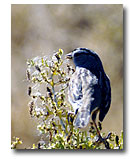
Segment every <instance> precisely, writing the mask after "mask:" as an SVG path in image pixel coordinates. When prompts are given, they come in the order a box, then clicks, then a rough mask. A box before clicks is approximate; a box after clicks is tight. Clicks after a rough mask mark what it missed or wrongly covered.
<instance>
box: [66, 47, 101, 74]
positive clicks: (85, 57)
mask: <svg viewBox="0 0 130 159" xmlns="http://www.w3.org/2000/svg"><path fill="white" fill-rule="evenodd" d="M67 58H69V59H72V60H73V62H74V64H75V67H77V66H79V67H83V68H87V69H89V70H90V71H92V72H95V71H97V70H98V71H99V70H100V71H103V66H102V62H101V60H100V58H99V56H98V55H97V54H96V53H95V52H94V51H92V50H90V49H87V48H77V49H75V50H73V51H72V52H71V53H69V54H67Z"/></svg>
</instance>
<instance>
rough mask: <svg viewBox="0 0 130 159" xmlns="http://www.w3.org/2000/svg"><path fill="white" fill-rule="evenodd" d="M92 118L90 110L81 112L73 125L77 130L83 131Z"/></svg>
mask: <svg viewBox="0 0 130 159" xmlns="http://www.w3.org/2000/svg"><path fill="white" fill-rule="evenodd" d="M90 116H91V114H90V110H89V109H88V110H85V111H83V110H79V111H78V113H77V115H76V118H75V120H74V123H73V125H74V126H75V127H77V128H81V129H82V128H85V127H87V125H88V123H89V119H90Z"/></svg>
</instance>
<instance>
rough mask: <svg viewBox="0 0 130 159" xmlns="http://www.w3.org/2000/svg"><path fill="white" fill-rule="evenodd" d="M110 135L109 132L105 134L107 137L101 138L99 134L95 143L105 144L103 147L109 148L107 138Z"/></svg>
mask: <svg viewBox="0 0 130 159" xmlns="http://www.w3.org/2000/svg"><path fill="white" fill-rule="evenodd" d="M110 137H111V133H109V134H108V135H107V137H105V138H103V137H102V136H101V135H99V136H98V139H97V140H96V143H98V144H99V143H103V144H104V145H105V148H106V149H110V146H109V142H108V141H107V139H110Z"/></svg>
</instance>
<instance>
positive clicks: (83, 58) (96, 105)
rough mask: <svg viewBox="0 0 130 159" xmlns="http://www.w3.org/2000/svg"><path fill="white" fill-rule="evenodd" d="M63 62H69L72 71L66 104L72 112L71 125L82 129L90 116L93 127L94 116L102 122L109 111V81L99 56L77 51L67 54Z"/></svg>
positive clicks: (82, 49) (88, 51)
mask: <svg viewBox="0 0 130 159" xmlns="http://www.w3.org/2000/svg"><path fill="white" fill-rule="evenodd" d="M67 58H71V59H72V60H73V62H74V64H75V67H76V71H75V73H74V74H73V75H72V77H71V79H70V83H69V91H68V98H69V102H70V103H71V105H72V107H73V109H74V111H75V120H74V123H73V124H74V126H76V127H78V128H85V127H86V126H87V124H88V122H89V119H90V116H91V117H92V120H93V122H94V125H95V126H96V122H95V120H96V115H97V112H98V111H99V120H100V121H101V122H102V121H103V119H104V117H105V116H106V114H107V112H108V110H109V108H110V103H111V87H110V80H109V78H108V76H107V75H106V74H105V72H104V69H103V65H102V62H101V60H100V58H99V56H98V55H97V54H96V53H95V52H93V51H92V50H89V49H87V48H77V49H75V50H73V51H72V52H71V53H69V54H67ZM96 129H97V126H96ZM97 131H98V130H97Z"/></svg>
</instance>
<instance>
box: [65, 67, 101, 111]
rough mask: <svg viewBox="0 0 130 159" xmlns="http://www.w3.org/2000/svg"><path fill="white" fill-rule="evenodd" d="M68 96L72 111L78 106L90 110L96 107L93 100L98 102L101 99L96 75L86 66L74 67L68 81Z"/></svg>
mask: <svg viewBox="0 0 130 159" xmlns="http://www.w3.org/2000/svg"><path fill="white" fill-rule="evenodd" d="M68 98H69V102H70V103H71V105H72V106H73V109H74V111H76V109H78V108H80V109H81V108H82V109H83V110H85V109H90V111H92V109H94V107H96V103H95V101H96V102H98V103H97V104H99V102H100V99H101V98H100V87H99V81H98V79H97V77H96V76H95V75H94V74H92V73H91V72H90V71H89V70H87V69H86V68H82V67H76V71H75V73H74V74H73V75H72V77H71V79H70V82H69V91H68Z"/></svg>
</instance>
